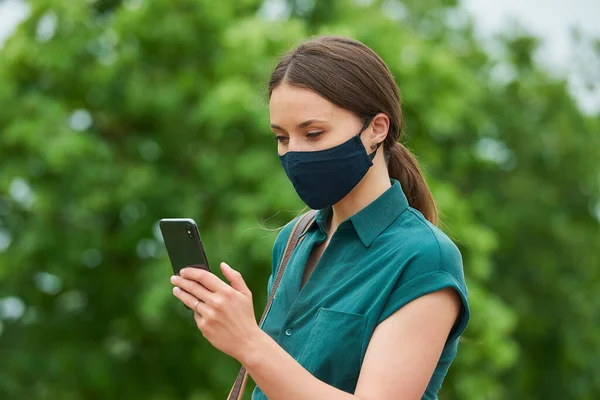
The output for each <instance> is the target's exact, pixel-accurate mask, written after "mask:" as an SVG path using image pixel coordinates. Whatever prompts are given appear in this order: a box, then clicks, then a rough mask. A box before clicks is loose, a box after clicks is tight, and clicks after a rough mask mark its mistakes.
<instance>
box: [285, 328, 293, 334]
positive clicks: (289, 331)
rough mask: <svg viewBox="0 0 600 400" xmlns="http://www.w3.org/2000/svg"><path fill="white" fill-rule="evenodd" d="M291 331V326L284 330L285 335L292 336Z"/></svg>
mask: <svg viewBox="0 0 600 400" xmlns="http://www.w3.org/2000/svg"><path fill="white" fill-rule="evenodd" d="M293 332H294V331H293V330H292V329H291V328H287V329H286V330H285V336H292V333H293Z"/></svg>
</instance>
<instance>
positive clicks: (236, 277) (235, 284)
mask: <svg viewBox="0 0 600 400" xmlns="http://www.w3.org/2000/svg"><path fill="white" fill-rule="evenodd" d="M221 271H223V275H224V276H225V278H227V280H228V281H229V282H231V287H232V288H234V289H235V290H237V291H238V292H241V293H244V294H246V295H247V294H251V292H250V289H249V288H248V285H246V281H244V278H243V277H242V274H241V273H240V272H239V271H236V270H235V269H233V268H231V266H229V264H227V263H224V262H222V263H221Z"/></svg>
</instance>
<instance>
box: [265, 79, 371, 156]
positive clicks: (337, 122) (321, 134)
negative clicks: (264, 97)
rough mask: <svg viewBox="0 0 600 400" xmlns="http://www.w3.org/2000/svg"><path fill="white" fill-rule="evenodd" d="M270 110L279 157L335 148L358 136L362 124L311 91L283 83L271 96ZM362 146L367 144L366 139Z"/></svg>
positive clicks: (354, 117)
mask: <svg viewBox="0 0 600 400" xmlns="http://www.w3.org/2000/svg"><path fill="white" fill-rule="evenodd" d="M269 108H270V112H271V130H272V131H273V133H274V134H275V137H276V139H277V140H278V147H277V149H278V153H279V155H283V154H285V153H287V152H288V151H316V150H324V149H328V148H331V147H334V146H337V145H339V144H342V143H343V142H345V141H347V140H349V139H350V138H351V137H352V136H355V135H356V134H358V133H359V132H360V129H361V128H362V126H363V124H364V121H361V120H360V119H359V118H358V117H357V116H356V115H354V114H353V113H352V112H350V111H348V110H345V109H343V108H340V107H338V106H336V105H335V104H333V103H330V102H329V101H328V100H326V99H324V98H323V97H321V96H319V95H318V94H316V93H315V92H313V91H312V90H309V89H304V88H299V87H296V86H291V85H289V84H287V83H286V82H285V81H284V82H282V83H281V84H280V85H279V86H277V87H276V88H275V89H274V90H273V92H272V93H271V101H270V104H269ZM367 130H369V128H367ZM363 136H365V137H366V136H367V135H366V134H365V135H363ZM363 144H366V142H365V138H363ZM367 148H368V147H367Z"/></svg>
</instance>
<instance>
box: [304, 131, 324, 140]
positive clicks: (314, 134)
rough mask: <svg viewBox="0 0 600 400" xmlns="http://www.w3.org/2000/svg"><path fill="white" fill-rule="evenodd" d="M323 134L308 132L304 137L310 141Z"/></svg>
mask: <svg viewBox="0 0 600 400" xmlns="http://www.w3.org/2000/svg"><path fill="white" fill-rule="evenodd" d="M322 133H323V131H319V132H308V133H307V134H306V137H308V138H310V139H316V138H317V137H319V136H320V135H321V134H322Z"/></svg>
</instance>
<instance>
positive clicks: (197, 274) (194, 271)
mask: <svg viewBox="0 0 600 400" xmlns="http://www.w3.org/2000/svg"><path fill="white" fill-rule="evenodd" d="M179 274H180V275H181V276H183V277H184V278H186V279H191V280H194V281H196V282H198V283H200V284H201V285H202V286H204V287H205V288H207V289H208V290H210V291H211V292H218V291H220V290H227V289H228V288H229V285H228V284H226V283H225V282H223V281H222V280H221V279H219V277H218V276H216V275H215V274H213V273H212V272H209V271H207V270H204V269H201V268H184V269H182V270H181V271H179Z"/></svg>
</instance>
